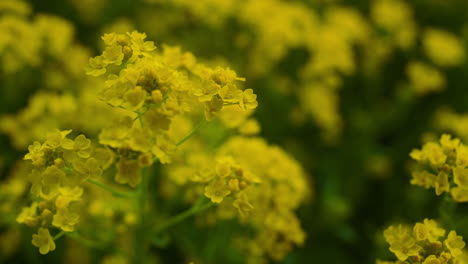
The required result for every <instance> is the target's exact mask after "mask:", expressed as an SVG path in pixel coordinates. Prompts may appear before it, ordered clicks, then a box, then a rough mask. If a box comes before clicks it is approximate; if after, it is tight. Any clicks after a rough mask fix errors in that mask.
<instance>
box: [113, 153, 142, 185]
mask: <svg viewBox="0 0 468 264" xmlns="http://www.w3.org/2000/svg"><path fill="white" fill-rule="evenodd" d="M115 181H116V182H118V183H121V184H125V183H128V185H130V186H132V187H135V186H137V185H138V184H139V183H140V182H141V174H140V165H139V164H138V161H137V160H130V159H124V158H121V159H120V160H119V162H118V163H117V174H116V175H115Z"/></svg>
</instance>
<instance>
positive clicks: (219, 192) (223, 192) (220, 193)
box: [205, 179, 231, 203]
mask: <svg viewBox="0 0 468 264" xmlns="http://www.w3.org/2000/svg"><path fill="white" fill-rule="evenodd" d="M230 193H231V191H230V190H229V186H228V185H227V184H226V181H225V180H222V179H220V180H213V181H212V182H210V184H208V185H207V186H206V187H205V196H206V197H208V198H210V199H211V201H212V202H213V203H221V202H222V201H223V199H224V197H226V196H228V195H229V194H230Z"/></svg>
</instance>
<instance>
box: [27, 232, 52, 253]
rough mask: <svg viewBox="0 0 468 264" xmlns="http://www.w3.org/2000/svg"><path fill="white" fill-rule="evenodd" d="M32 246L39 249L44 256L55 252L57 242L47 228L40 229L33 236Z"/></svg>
mask: <svg viewBox="0 0 468 264" xmlns="http://www.w3.org/2000/svg"><path fill="white" fill-rule="evenodd" d="M32 244H33V245H34V246H36V247H38V248H39V252H40V253H41V254H42V255H45V254H47V253H49V252H50V251H54V250H55V242H54V239H53V238H52V236H51V235H50V233H49V229H47V228H42V227H41V228H39V230H38V232H37V234H34V235H33V239H32Z"/></svg>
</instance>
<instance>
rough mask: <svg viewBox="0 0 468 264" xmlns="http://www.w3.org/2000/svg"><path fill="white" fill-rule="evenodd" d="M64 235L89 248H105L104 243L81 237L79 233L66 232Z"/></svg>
mask: <svg viewBox="0 0 468 264" xmlns="http://www.w3.org/2000/svg"><path fill="white" fill-rule="evenodd" d="M65 235H66V236H68V237H70V238H71V239H74V240H76V241H78V242H80V243H81V244H83V245H85V246H87V247H90V248H96V249H105V248H106V245H105V244H104V243H102V242H96V241H93V240H89V239H87V238H84V237H82V236H81V235H80V234H78V233H77V232H67V233H65Z"/></svg>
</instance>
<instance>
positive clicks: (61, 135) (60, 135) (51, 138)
mask: <svg viewBox="0 0 468 264" xmlns="http://www.w3.org/2000/svg"><path fill="white" fill-rule="evenodd" d="M70 132H71V130H64V131H59V130H57V131H55V132H53V133H49V134H48V135H47V140H46V142H45V144H47V145H48V146H50V147H52V148H58V147H60V145H62V142H63V140H64V139H65V137H66V136H67V135H68V134H70Z"/></svg>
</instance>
